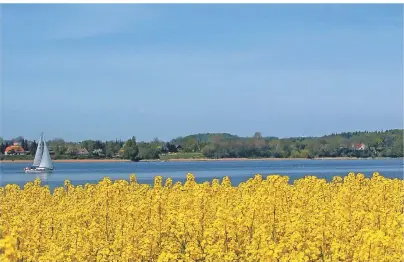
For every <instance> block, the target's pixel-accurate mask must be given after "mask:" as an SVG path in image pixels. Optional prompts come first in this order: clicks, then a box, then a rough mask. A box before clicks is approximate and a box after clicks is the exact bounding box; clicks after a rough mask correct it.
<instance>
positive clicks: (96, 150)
mask: <svg viewBox="0 0 404 262" xmlns="http://www.w3.org/2000/svg"><path fill="white" fill-rule="evenodd" d="M0 139H1V138H0ZM0 142H1V148H0V152H1V154H2V155H1V157H2V159H4V158H5V159H8V158H10V159H12V158H13V159H16V158H26V159H30V158H32V156H33V155H34V154H35V150H36V146H37V143H36V141H28V140H25V139H24V138H23V137H21V136H20V137H16V138H14V139H10V140H3V139H1V140H0ZM15 142H17V143H19V144H20V145H21V146H22V148H23V149H24V151H25V155H24V156H21V155H19V156H14V155H13V156H10V152H9V155H7V156H5V155H4V153H5V150H6V148H7V147H8V146H10V145H12V144H13V143H15ZM47 144H48V147H49V148H50V149H51V153H52V158H54V159H79V158H82V159H86V158H124V159H131V160H134V161H136V160H146V159H171V158H179V157H181V158H201V157H205V158H322V157H360V158H368V157H403V129H394V130H387V131H377V132H367V131H364V132H346V133H340V134H331V135H326V136H322V137H291V138H277V137H263V136H262V135H261V133H260V132H256V133H255V134H254V135H253V136H251V137H239V136H236V135H232V134H228V133H205V134H195V135H189V136H186V137H178V138H175V139H173V140H171V141H168V142H165V141H161V140H159V139H157V138H155V139H154V140H153V141H150V142H137V141H136V139H135V137H132V138H131V139H129V140H127V141H121V140H115V141H100V140H84V141H82V142H66V141H64V140H63V139H54V140H50V141H47ZM11 153H13V152H11Z"/></svg>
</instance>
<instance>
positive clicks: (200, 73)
mask: <svg viewBox="0 0 404 262" xmlns="http://www.w3.org/2000/svg"><path fill="white" fill-rule="evenodd" d="M0 19H1V20H0V23H1V39H0V40H1V42H0V44H1V136H2V137H5V138H12V137H16V136H18V135H22V136H24V137H27V138H29V139H36V138H37V137H38V135H39V134H40V132H41V131H43V132H45V135H46V136H47V138H54V137H62V138H64V139H66V140H72V141H80V140H83V139H102V140H107V139H115V138H122V139H127V138H129V137H131V136H132V135H135V136H136V137H137V138H138V140H151V139H153V138H154V137H158V138H160V139H163V140H168V139H171V138H174V137H177V136H183V135H187V134H192V133H199V132H202V133H203V132H229V133H233V134H237V135H241V136H246V135H253V134H254V132H255V131H260V132H262V134H263V135H265V136H279V137H288V136H308V135H324V134H328V133H333V132H341V131H355V130H381V129H391V128H402V127H403V8H402V6H401V5H329V4H328V5H178V4H175V5H174V4H173V5H134V4H132V5H84V4H81V5H61V4H58V5H44V4H42V5H39V4H38V5H33V4H32V5H2V6H1V18H0Z"/></svg>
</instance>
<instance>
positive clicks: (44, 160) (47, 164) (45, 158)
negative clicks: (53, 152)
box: [39, 139, 53, 169]
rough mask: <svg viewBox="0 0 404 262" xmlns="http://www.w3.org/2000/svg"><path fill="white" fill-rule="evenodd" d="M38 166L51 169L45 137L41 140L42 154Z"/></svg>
mask: <svg viewBox="0 0 404 262" xmlns="http://www.w3.org/2000/svg"><path fill="white" fill-rule="evenodd" d="M39 167H40V168H47V169H53V164H52V159H51V157H50V154H49V150H48V146H47V145H46V142H45V139H44V140H43V154H42V159H41V163H40V164H39Z"/></svg>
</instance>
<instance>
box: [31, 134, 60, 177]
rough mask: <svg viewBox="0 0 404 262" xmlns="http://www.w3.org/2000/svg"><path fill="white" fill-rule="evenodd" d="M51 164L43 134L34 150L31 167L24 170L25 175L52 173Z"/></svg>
mask: <svg viewBox="0 0 404 262" xmlns="http://www.w3.org/2000/svg"><path fill="white" fill-rule="evenodd" d="M52 171H53V164H52V159H51V157H50V154H49V149H48V146H47V145H46V141H45V139H44V136H43V133H41V137H40V138H39V143H38V147H37V148H36V152H35V158H34V162H33V163H32V166H31V167H26V168H24V172H25V173H44V172H52Z"/></svg>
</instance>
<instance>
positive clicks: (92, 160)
mask: <svg viewBox="0 0 404 262" xmlns="http://www.w3.org/2000/svg"><path fill="white" fill-rule="evenodd" d="M385 159H394V158H388V157H375V158H357V157H319V158H312V159H309V158H219V159H214V158H177V159H168V160H160V159H146V160H140V162H213V161H285V160H385ZM396 159H403V158H396ZM32 161H33V160H21V159H20V160H9V159H8V160H0V163H31V162H32ZM53 162H55V163H113V162H131V161H130V160H126V159H57V160H53Z"/></svg>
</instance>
